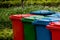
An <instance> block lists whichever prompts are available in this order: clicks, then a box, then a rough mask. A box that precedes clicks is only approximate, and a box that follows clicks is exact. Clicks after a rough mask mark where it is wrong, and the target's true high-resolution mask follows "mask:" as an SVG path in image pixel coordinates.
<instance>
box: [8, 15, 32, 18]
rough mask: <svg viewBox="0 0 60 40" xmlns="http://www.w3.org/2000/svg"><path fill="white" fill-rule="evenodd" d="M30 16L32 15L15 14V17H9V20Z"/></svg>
mask: <svg viewBox="0 0 60 40" xmlns="http://www.w3.org/2000/svg"><path fill="white" fill-rule="evenodd" d="M28 16H32V14H17V15H11V16H10V17H9V18H10V19H21V18H22V17H28Z"/></svg>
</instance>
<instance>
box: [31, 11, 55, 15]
mask: <svg viewBox="0 0 60 40" xmlns="http://www.w3.org/2000/svg"><path fill="white" fill-rule="evenodd" d="M30 14H36V15H51V14H55V12H53V11H50V10H37V11H32V12H30Z"/></svg>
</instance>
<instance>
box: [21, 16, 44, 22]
mask: <svg viewBox="0 0 60 40" xmlns="http://www.w3.org/2000/svg"><path fill="white" fill-rule="evenodd" d="M41 18H44V16H41V15H33V16H29V17H24V18H22V22H32V21H34V20H35V19H41Z"/></svg>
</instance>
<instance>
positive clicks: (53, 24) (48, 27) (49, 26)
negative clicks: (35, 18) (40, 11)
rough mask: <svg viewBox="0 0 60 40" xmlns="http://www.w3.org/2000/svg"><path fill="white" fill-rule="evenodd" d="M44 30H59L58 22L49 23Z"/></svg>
mask: <svg viewBox="0 0 60 40" xmlns="http://www.w3.org/2000/svg"><path fill="white" fill-rule="evenodd" d="M46 28H47V29H55V30H60V22H51V23H49V25H47V27H46Z"/></svg>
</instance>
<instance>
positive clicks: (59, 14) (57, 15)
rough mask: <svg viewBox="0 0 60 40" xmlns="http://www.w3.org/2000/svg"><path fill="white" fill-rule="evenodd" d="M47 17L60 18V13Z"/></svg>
mask: <svg viewBox="0 0 60 40" xmlns="http://www.w3.org/2000/svg"><path fill="white" fill-rule="evenodd" d="M47 17H58V18H60V12H56V14H52V15H48V16H47Z"/></svg>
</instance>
